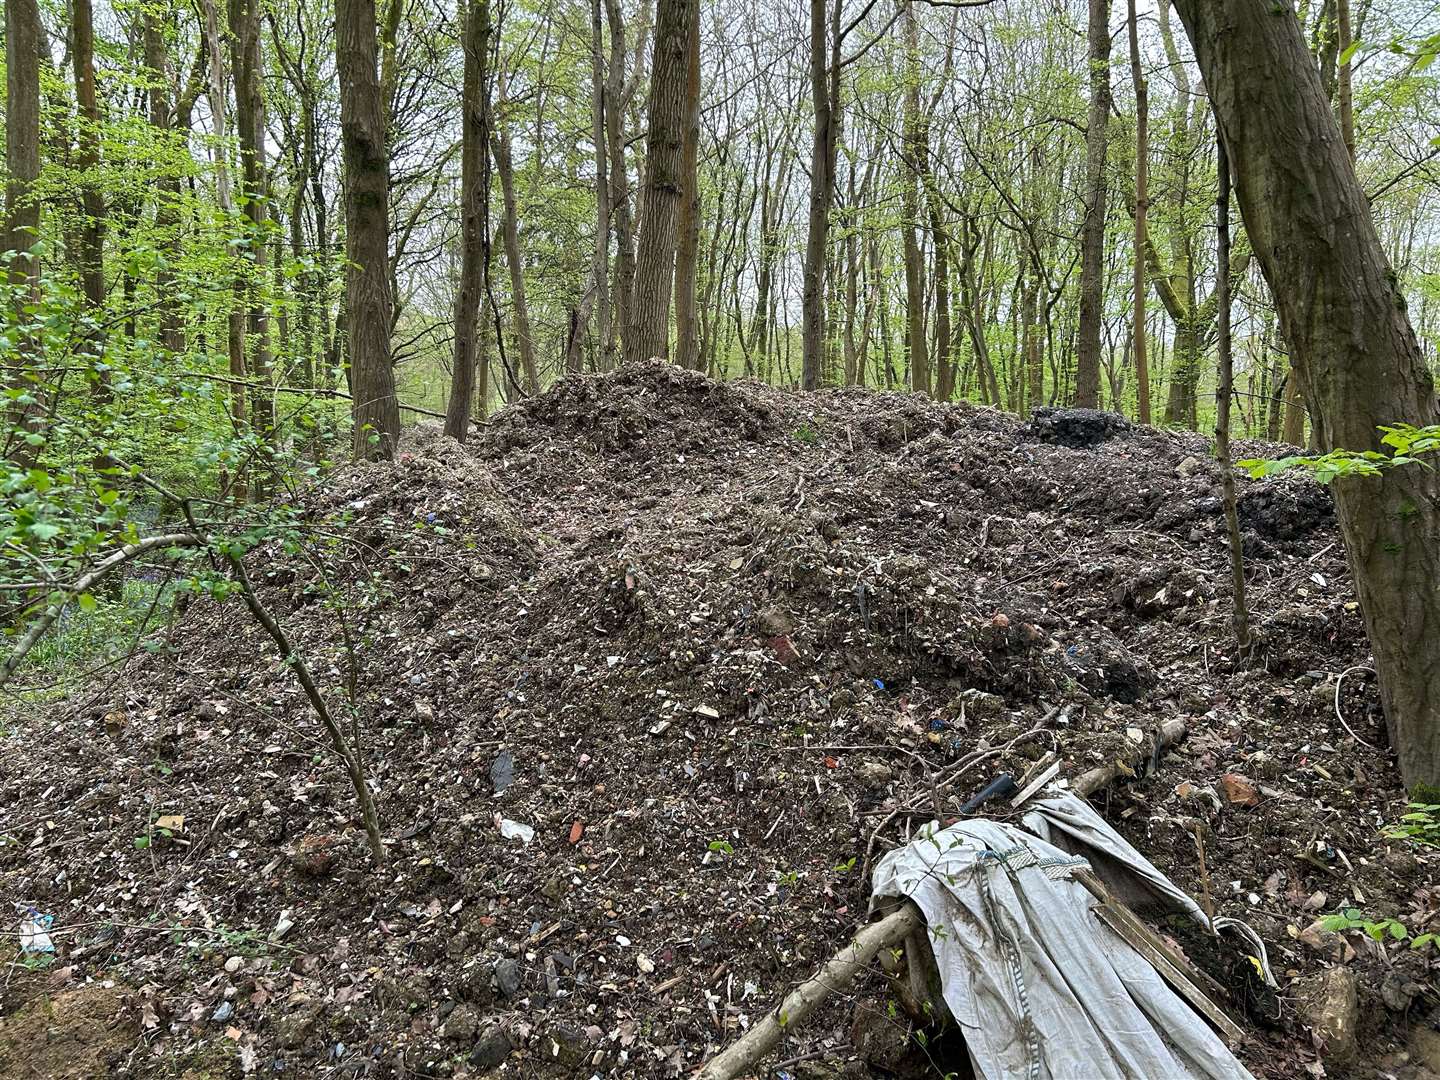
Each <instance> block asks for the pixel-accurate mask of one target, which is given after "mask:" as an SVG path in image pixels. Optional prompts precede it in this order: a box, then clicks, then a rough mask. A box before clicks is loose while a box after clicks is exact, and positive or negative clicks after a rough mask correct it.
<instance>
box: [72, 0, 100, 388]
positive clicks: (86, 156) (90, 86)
mask: <svg viewBox="0 0 1440 1080" xmlns="http://www.w3.org/2000/svg"><path fill="white" fill-rule="evenodd" d="M70 20H71V33H72V35H73V37H74V40H73V42H72V43H71V59H72V60H73V61H74V69H75V105H76V111H77V113H78V120H79V124H78V135H77V139H76V142H77V151H78V152H77V154H76V158H75V165H76V167H77V168H78V169H79V171H80V174H81V180H80V201H81V209H82V218H81V223H80V245H79V251H78V252H77V253H76V254H77V261H78V262H79V265H80V290H81V292H82V293H83V294H84V296H85V306H86V307H87V308H89V309H90V311H91V313H92V314H93V315H97V316H98V313H99V311H100V309H101V308H103V307H104V306H105V263H104V256H105V197H104V196H103V195H102V194H101V191H100V183H99V180H100V178H99V171H100V105H99V102H97V101H96V99H95V22H94V16H93V13H92V11H91V6H90V0H71V5H70ZM101 321H102V320H100V319H98V318H97V323H98V322H101ZM86 346H87V348H88V350H89V352H90V355H91V356H93V357H94V358H95V359H97V360H98V359H99V358H100V355H101V354H102V353H103V352H104V349H105V333H104V331H103V330H100V329H96V330H95V331H94V332H93V333H92V334H90V335H88V336H87V341H86ZM101 382H102V385H106V384H107V380H105V379H104V378H103V377H102V379H101Z"/></svg>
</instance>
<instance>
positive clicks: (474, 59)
mask: <svg viewBox="0 0 1440 1080" xmlns="http://www.w3.org/2000/svg"><path fill="white" fill-rule="evenodd" d="M489 58H490V0H469V3H468V4H467V6H466V8H465V73H464V90H463V93H464V98H463V100H462V112H461V117H462V119H461V123H462V125H463V126H462V128H461V134H460V139H461V146H460V281H459V284H458V287H457V288H456V291H455V352H454V355H453V357H452V363H451V368H450V400H449V403H448V404H447V405H446V408H445V434H447V435H449V436H450V437H451V438H453V439H458V440H459V441H460V442H464V441H465V439H466V437H467V436H468V435H469V433H470V410H471V406H472V404H473V402H474V399H475V366H476V365H475V355H476V346H477V344H478V341H479V338H480V325H479V322H480V303H481V300H482V299H483V298H484V297H485V295H486V294H487V293H488V291H489V289H488V281H487V278H488V275H489V267H490V102H489V94H490V70H489V67H490V64H489Z"/></svg>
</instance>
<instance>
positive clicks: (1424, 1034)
mask: <svg viewBox="0 0 1440 1080" xmlns="http://www.w3.org/2000/svg"><path fill="white" fill-rule="evenodd" d="M1408 1049H1409V1051H1410V1056H1411V1057H1412V1058H1413V1059H1414V1060H1415V1061H1416V1062H1418V1063H1419V1064H1421V1065H1424V1066H1425V1068H1427V1069H1429V1070H1430V1071H1431V1072H1436V1073H1440V1031H1436V1030H1435V1029H1434V1028H1432V1027H1430V1026H1429V1025H1428V1024H1416V1025H1415V1026H1414V1027H1413V1028H1411V1029H1410V1044H1409V1047H1408Z"/></svg>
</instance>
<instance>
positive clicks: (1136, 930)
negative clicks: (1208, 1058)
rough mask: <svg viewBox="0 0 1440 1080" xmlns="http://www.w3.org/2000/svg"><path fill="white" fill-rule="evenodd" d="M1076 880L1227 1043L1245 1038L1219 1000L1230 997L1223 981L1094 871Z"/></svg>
mask: <svg viewBox="0 0 1440 1080" xmlns="http://www.w3.org/2000/svg"><path fill="white" fill-rule="evenodd" d="M1075 880H1076V881H1078V882H1080V884H1081V885H1083V886H1085V888H1086V889H1087V890H1089V892H1090V895H1091V896H1093V897H1095V899H1097V900H1098V901H1100V902H1099V903H1098V904H1096V905H1095V906H1094V907H1093V908H1092V909H1091V910H1092V911H1094V912H1095V914H1096V915H1097V916H1099V918H1100V920H1101V921H1102V922H1103V923H1105V925H1106V926H1108V927H1110V929H1111V930H1113V931H1115V933H1116V934H1118V935H1119V936H1120V937H1121V938H1122V939H1123V940H1124V941H1125V942H1126V944H1128V945H1129V946H1130V947H1131V948H1132V949H1134V950H1135V951H1136V952H1138V953H1139V954H1140V955H1141V956H1143V957H1144V958H1145V959H1146V960H1147V961H1148V962H1149V963H1150V966H1151V967H1153V968H1154V969H1155V970H1156V971H1157V972H1159V974H1160V977H1161V978H1163V979H1164V980H1165V981H1166V982H1168V983H1169V984H1170V985H1171V986H1172V987H1174V989H1175V990H1176V992H1177V993H1179V994H1180V996H1181V997H1183V998H1184V999H1185V1000H1186V1001H1188V1002H1189V1003H1190V1005H1191V1006H1192V1007H1193V1008H1194V1009H1195V1011H1196V1012H1198V1013H1199V1014H1200V1015H1201V1016H1203V1017H1205V1019H1207V1020H1209V1021H1210V1023H1211V1024H1213V1025H1214V1026H1215V1028H1216V1030H1218V1031H1219V1032H1220V1034H1221V1035H1222V1036H1223V1037H1224V1039H1225V1041H1226V1042H1227V1043H1229V1044H1230V1045H1231V1046H1232V1047H1234V1046H1236V1045H1238V1044H1239V1043H1241V1042H1243V1041H1244V1039H1245V1029H1244V1028H1242V1027H1241V1026H1240V1025H1239V1024H1238V1023H1237V1022H1236V1021H1235V1020H1234V1019H1233V1018H1232V1017H1231V1016H1230V1015H1229V1013H1227V1012H1226V1011H1225V1010H1224V1009H1223V1008H1221V1006H1220V1004H1219V1001H1220V1000H1224V999H1225V997H1226V994H1225V991H1224V989H1223V988H1222V987H1221V986H1220V984H1219V983H1217V982H1215V980H1214V979H1212V978H1210V976H1208V975H1206V974H1205V973H1204V972H1203V971H1200V970H1198V969H1197V968H1195V967H1194V966H1193V965H1192V964H1191V963H1190V962H1189V961H1188V960H1186V959H1185V958H1184V957H1183V956H1181V955H1180V954H1179V953H1178V952H1176V951H1175V950H1174V949H1172V948H1171V947H1170V946H1169V945H1167V944H1166V943H1165V942H1164V941H1162V940H1161V939H1160V937H1159V936H1158V935H1156V934H1155V932H1154V931H1152V930H1151V929H1150V928H1149V927H1148V926H1146V925H1145V923H1144V922H1143V921H1142V920H1141V919H1140V917H1139V916H1138V915H1136V914H1135V913H1134V912H1133V911H1131V910H1130V908H1129V907H1128V906H1127V905H1126V904H1125V903H1124V902H1123V901H1121V900H1119V899H1118V898H1116V897H1115V896H1114V895H1112V894H1111V892H1110V890H1109V889H1107V888H1106V887H1105V885H1104V884H1103V883H1102V882H1101V881H1100V879H1099V878H1098V877H1096V876H1095V875H1094V874H1093V873H1091V872H1090V871H1088V870H1077V871H1075ZM1217 999H1218V1000H1217Z"/></svg>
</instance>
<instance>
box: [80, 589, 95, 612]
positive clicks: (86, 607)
mask: <svg viewBox="0 0 1440 1080" xmlns="http://www.w3.org/2000/svg"><path fill="white" fill-rule="evenodd" d="M75 600H76V602H77V603H79V605H80V610H81V611H94V610H95V608H96V604H95V597H93V596H91V595H90V594H89V593H88V592H86V593H81V594H80V595H79V596H77V597H76V598H75Z"/></svg>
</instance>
